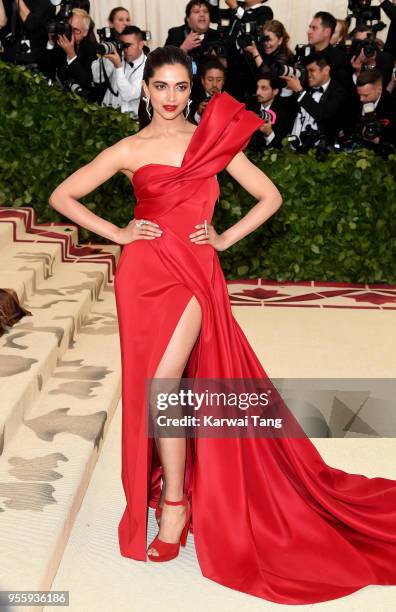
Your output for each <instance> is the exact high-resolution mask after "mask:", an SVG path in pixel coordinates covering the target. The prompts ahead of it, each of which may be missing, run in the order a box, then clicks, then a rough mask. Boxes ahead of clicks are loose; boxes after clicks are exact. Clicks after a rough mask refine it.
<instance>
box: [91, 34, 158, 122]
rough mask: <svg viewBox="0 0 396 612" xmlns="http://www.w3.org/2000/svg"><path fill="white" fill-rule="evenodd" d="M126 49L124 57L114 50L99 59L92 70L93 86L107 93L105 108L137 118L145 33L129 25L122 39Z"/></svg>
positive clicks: (100, 100) (104, 100)
mask: <svg viewBox="0 0 396 612" xmlns="http://www.w3.org/2000/svg"><path fill="white" fill-rule="evenodd" d="M119 39H120V41H121V42H122V43H123V45H124V49H123V52H122V55H120V54H119V53H118V51H117V50H116V49H115V48H113V52H112V53H108V54H107V55H105V56H104V57H101V58H99V59H96V60H95V61H94V62H93V63H92V66H91V70H92V77H93V82H94V84H95V88H96V87H97V89H98V90H99V91H101V90H102V89H103V90H104V92H103V93H104V95H103V98H102V99H98V101H99V102H102V105H103V106H111V107H112V108H118V109H119V110H120V111H121V112H122V113H130V115H131V116H132V117H133V118H136V117H137V116H138V110H139V103H140V95H141V89H142V80H143V71H144V66H145V63H146V55H145V53H144V51H143V48H144V39H143V32H142V30H141V29H140V28H138V27H137V26H131V25H129V26H128V25H127V26H126V27H125V28H124V29H123V31H122V32H121V34H120V35H119Z"/></svg>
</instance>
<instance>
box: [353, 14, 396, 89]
mask: <svg viewBox="0 0 396 612" xmlns="http://www.w3.org/2000/svg"><path fill="white" fill-rule="evenodd" d="M350 53H351V56H352V59H351V66H352V68H353V69H354V74H353V75H352V79H353V82H354V83H355V84H356V81H357V79H358V76H359V74H360V72H361V71H363V70H369V69H372V68H377V69H378V70H379V71H380V73H381V74H382V79H383V83H384V86H385V87H386V86H387V85H388V84H389V82H390V81H391V79H392V71H393V58H392V55H391V54H390V53H386V52H385V51H381V49H380V48H379V46H378V44H377V42H376V40H375V34H374V33H373V32H372V31H371V28H370V27H369V26H367V25H359V26H357V27H356V29H355V33H354V36H353V41H352V45H351V51H350Z"/></svg>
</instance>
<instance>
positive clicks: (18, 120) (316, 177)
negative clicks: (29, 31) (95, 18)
mask: <svg viewBox="0 0 396 612" xmlns="http://www.w3.org/2000/svg"><path fill="white" fill-rule="evenodd" d="M0 92H1V93H0V113H1V118H2V120H1V122H0V141H1V147H0V203H2V204H4V205H7V206H15V207H18V206H26V205H30V206H34V208H35V210H36V211H37V214H38V220H39V221H40V222H41V221H48V220H62V221H64V220H65V219H64V218H63V217H62V216H61V215H59V213H58V212H57V211H55V210H54V209H53V208H52V207H51V206H49V204H48V198H49V195H50V193H51V191H52V190H53V189H54V187H55V186H56V185H57V184H58V183H59V182H60V181H62V180H63V179H64V178H65V177H66V176H68V175H69V174H71V173H72V172H73V171H74V170H76V169H77V168H79V167H81V166H82V165H84V164H86V163H87V162H89V161H90V160H91V159H92V158H93V157H95V156H96V155H97V154H98V152H99V151H101V150H102V149H104V148H105V147H107V146H110V145H111V144H113V143H114V142H116V141H117V140H119V139H121V138H123V137H125V136H126V135H127V134H132V133H134V132H136V130H137V126H136V124H135V123H134V122H132V121H131V120H130V119H129V118H128V117H126V116H125V115H122V114H121V113H119V112H117V111H113V110H110V109H105V108H101V107H99V106H97V105H94V104H88V103H86V102H85V101H83V100H81V99H80V98H79V97H78V96H75V95H72V94H65V92H63V91H62V90H60V89H58V88H57V87H51V88H49V87H48V85H47V83H46V82H45V80H44V79H42V78H41V77H40V76H37V75H36V76H34V75H33V74H31V73H29V72H28V71H26V70H24V69H22V68H15V67H11V66H8V65H6V64H4V63H1V62H0ZM248 155H249V157H250V158H251V159H252V161H254V163H256V164H257V165H258V166H259V167H260V168H261V169H262V170H263V171H264V172H265V173H266V174H268V176H269V177H270V178H271V179H272V180H273V181H274V182H275V184H276V185H277V186H278V188H279V190H280V191H281V193H282V196H283V201H284V202H283V206H282V207H281V208H280V209H279V210H278V212H277V213H276V214H275V215H274V216H273V217H272V218H271V219H270V220H269V221H268V222H267V223H265V224H264V225H263V226H262V227H260V228H259V229H258V230H256V231H255V232H253V233H252V234H250V235H249V236H248V237H246V238H245V239H244V240H241V241H240V242H239V243H237V244H236V245H234V246H233V247H232V248H230V249H229V250H227V251H225V252H224V253H220V258H221V262H222V266H223V269H224V271H225V275H226V277H227V278H254V277H263V278H271V279H274V280H278V281H285V280H292V281H299V280H323V281H325V280H327V281H338V282H340V281H343V282H371V283H378V282H381V283H395V282H396V264H395V258H394V253H395V250H396V249H395V246H396V231H395V229H396V227H395V225H396V224H395V214H396V198H395V196H396V184H395V181H394V174H395V170H396V155H391V156H390V157H389V159H388V160H384V159H382V158H381V157H379V156H376V155H375V154H374V153H372V152H371V151H366V150H361V151H357V152H355V153H354V154H348V153H331V154H330V156H329V158H328V160H327V161H326V162H319V161H317V159H316V158H315V156H314V155H313V154H308V155H298V154H295V153H293V152H291V151H289V150H288V149H284V150H282V151H274V150H270V151H267V152H266V153H265V154H264V155H262V156H258V155H253V154H248ZM219 181H220V185H221V193H222V196H221V198H220V206H218V207H217V209H216V213H215V217H214V225H215V227H216V229H217V231H219V232H220V231H222V230H224V229H226V228H227V227H229V226H230V225H232V224H234V223H236V222H237V221H238V220H239V219H240V218H241V217H242V216H243V215H244V214H246V212H247V210H248V209H249V208H250V207H251V206H252V205H253V204H254V203H255V201H254V199H253V198H252V197H251V196H250V195H249V194H248V193H247V192H246V191H244V190H243V189H242V188H241V187H240V186H239V185H238V183H236V182H235V181H234V180H233V179H232V178H231V177H230V175H228V174H227V172H222V173H221V174H220V175H219ZM83 202H84V204H85V205H86V206H87V207H88V208H89V209H90V210H92V211H94V212H95V213H96V214H98V215H100V216H103V217H104V218H106V219H109V220H111V221H112V222H113V223H116V224H117V225H119V226H125V225H127V223H128V222H129V221H130V219H131V218H132V212H133V207H134V204H135V198H134V195H133V191H132V189H131V185H130V183H129V181H128V180H127V178H126V177H125V176H124V175H122V174H119V175H117V176H115V177H113V178H112V179H111V180H109V181H107V182H106V183H105V184H104V185H102V186H101V187H100V188H98V189H97V190H95V191H94V192H92V193H91V194H90V195H89V196H87V197H86V198H84V199H83ZM80 236H81V242H87V241H89V240H91V241H94V242H104V240H103V239H101V237H98V236H97V235H94V234H90V233H89V232H88V231H87V230H85V229H81V230H80Z"/></svg>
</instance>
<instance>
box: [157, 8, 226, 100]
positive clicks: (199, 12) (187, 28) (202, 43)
mask: <svg viewBox="0 0 396 612" xmlns="http://www.w3.org/2000/svg"><path fill="white" fill-rule="evenodd" d="M210 18H211V6H210V4H209V2H208V1H207V0H190V2H188V4H187V5H186V16H185V19H184V22H185V23H184V25H182V26H178V27H176V28H170V30H169V31H168V36H167V38H166V41H165V45H174V46H176V47H180V48H181V49H183V51H185V52H186V53H188V55H189V56H190V57H191V59H192V61H193V73H194V79H193V94H194V95H195V96H197V95H202V89H201V86H200V79H201V67H202V64H203V63H204V62H205V61H206V60H207V59H208V58H209V55H210V54H209V51H210V48H209V47H210V44H211V43H213V42H215V41H217V40H218V34H217V32H216V30H213V29H212V28H210V27H209V25H210Z"/></svg>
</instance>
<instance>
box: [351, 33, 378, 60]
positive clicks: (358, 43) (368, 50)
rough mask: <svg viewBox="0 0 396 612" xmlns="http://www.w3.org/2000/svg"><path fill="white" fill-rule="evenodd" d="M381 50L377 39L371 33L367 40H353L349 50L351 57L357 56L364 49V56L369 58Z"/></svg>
mask: <svg viewBox="0 0 396 612" xmlns="http://www.w3.org/2000/svg"><path fill="white" fill-rule="evenodd" d="M379 50H380V49H379V47H378V45H377V43H376V41H375V39H373V37H372V36H371V35H370V36H369V37H368V38H366V39H365V40H353V41H352V43H351V44H350V45H349V50H348V52H349V55H350V57H357V56H358V55H360V53H361V51H363V54H364V56H365V57H366V58H369V57H373V56H374V55H375V54H376V53H377V52H378V51H379Z"/></svg>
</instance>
